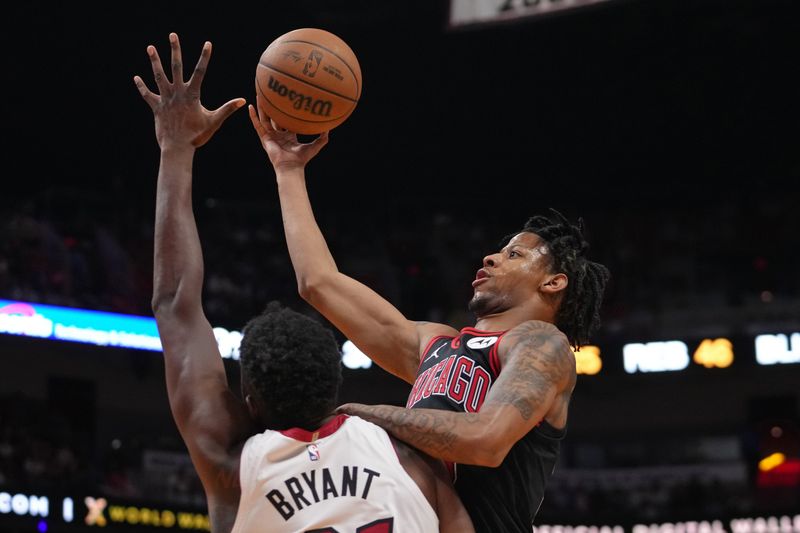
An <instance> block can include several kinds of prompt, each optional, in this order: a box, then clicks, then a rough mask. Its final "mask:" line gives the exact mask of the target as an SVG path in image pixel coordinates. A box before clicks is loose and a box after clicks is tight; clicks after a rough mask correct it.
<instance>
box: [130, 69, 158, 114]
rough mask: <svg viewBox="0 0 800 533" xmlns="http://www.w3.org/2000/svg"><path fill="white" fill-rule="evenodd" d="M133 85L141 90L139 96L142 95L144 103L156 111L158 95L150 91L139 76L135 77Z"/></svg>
mask: <svg viewBox="0 0 800 533" xmlns="http://www.w3.org/2000/svg"><path fill="white" fill-rule="evenodd" d="M133 83H134V84H136V88H137V89H139V94H141V95H142V98H144V101H145V102H147V105H149V106H150V109H155V105H156V104H157V103H158V95H156V94H154V93H153V92H152V91H151V90H150V89H148V88H147V85H145V83H144V81H143V80H142V78H140V77H139V76H134V77H133Z"/></svg>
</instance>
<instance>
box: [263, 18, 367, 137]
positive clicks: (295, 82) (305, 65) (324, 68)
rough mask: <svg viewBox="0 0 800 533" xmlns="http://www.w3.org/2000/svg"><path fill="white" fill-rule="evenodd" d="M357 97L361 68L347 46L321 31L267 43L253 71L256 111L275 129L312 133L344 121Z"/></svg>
mask: <svg viewBox="0 0 800 533" xmlns="http://www.w3.org/2000/svg"><path fill="white" fill-rule="evenodd" d="M360 96H361V67H360V66H359V64H358V59H357V58H356V55H355V53H353V50H351V49H350V47H349V46H348V45H347V43H345V42H344V41H343V40H342V39H341V38H339V37H338V36H336V35H334V34H332V33H330V32H328V31H325V30H321V29H316V28H300V29H296V30H292V31H290V32H288V33H285V34H283V35H281V36H280V37H278V38H277V39H275V40H274V41H272V43H270V45H269V46H268V47H267V49H266V50H264V52H263V53H262V54H261V58H260V59H259V61H258V66H257V67H256V99H257V102H258V107H259V109H261V111H262V112H263V113H266V114H267V115H268V116H269V117H270V118H271V119H272V120H273V121H274V122H275V123H276V124H277V125H278V126H280V127H282V128H285V129H287V130H289V131H291V132H293V133H299V134H307V135H315V134H318V133H322V132H324V131H328V130H332V129H333V128H335V127H336V126H339V125H340V124H341V123H342V122H344V121H345V120H347V117H349V116H350V114H351V113H352V112H353V110H354V109H355V107H356V104H358V99H359V98H360Z"/></svg>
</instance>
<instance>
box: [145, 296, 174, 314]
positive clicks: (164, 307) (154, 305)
mask: <svg viewBox="0 0 800 533" xmlns="http://www.w3.org/2000/svg"><path fill="white" fill-rule="evenodd" d="M176 296H177V294H176V292H175V291H171V292H161V291H155V292H153V296H152V298H150V309H151V310H152V311H153V315H155V316H159V315H164V314H167V313H169V312H170V311H171V310H172V309H173V308H174V306H175V299H176Z"/></svg>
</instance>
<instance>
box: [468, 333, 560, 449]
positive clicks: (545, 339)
mask: <svg viewBox="0 0 800 533" xmlns="http://www.w3.org/2000/svg"><path fill="white" fill-rule="evenodd" d="M523 326H524V327H518V328H515V330H512V331H511V332H509V334H508V335H507V336H506V338H505V339H503V341H504V342H505V343H506V346H505V354H504V357H503V366H502V371H501V372H500V376H499V377H498V378H497V381H496V382H495V383H494V385H493V386H492V388H491V390H490V391H489V394H488V395H487V396H486V401H485V402H484V404H483V406H482V407H481V413H486V414H492V415H493V416H491V418H490V421H491V423H493V424H494V425H495V426H497V427H496V428H495V429H496V430H497V431H496V432H494V431H493V433H496V434H500V435H505V436H506V437H505V438H506V439H507V440H508V441H509V442H510V444H512V445H513V443H514V442H516V441H517V440H519V439H520V438H521V437H522V436H523V435H525V434H526V433H527V432H528V431H530V430H531V429H533V427H535V426H536V425H537V424H538V423H539V422H540V421H541V420H542V419H543V418H544V417H545V415H546V414H547V413H548V411H549V410H550V409H551V407H552V406H553V403H554V401H555V399H556V397H557V396H558V395H559V394H560V393H561V392H562V391H563V390H564V388H565V387H566V386H568V384H569V383H570V379H571V376H572V375H573V374H574V372H575V360H574V356H573V354H572V351H571V349H570V347H569V343H568V342H567V340H566V338H565V337H564V336H563V335H562V334H560V333H558V332H554V331H552V330H550V329H549V328H545V329H541V328H540V327H539V326H538V324H535V323H534V324H530V325H526V324H524V325H523Z"/></svg>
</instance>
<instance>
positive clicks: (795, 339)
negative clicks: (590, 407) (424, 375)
mask: <svg viewBox="0 0 800 533" xmlns="http://www.w3.org/2000/svg"><path fill="white" fill-rule="evenodd" d="M213 330H214V337H215V338H216V340H217V346H218V347H219V351H220V354H221V355H222V357H223V358H225V359H233V360H238V359H239V345H240V344H241V342H242V333H241V332H240V331H236V330H228V329H226V328H222V327H215V328H213ZM0 334H7V335H20V336H25V337H34V338H42V339H51V340H59V341H67V342H80V343H87V344H96V345H99V346H111V347H119V348H133V349H137V350H147V351H154V352H160V351H161V339H160V338H159V336H158V327H157V325H156V321H155V319H154V318H153V317H149V316H136V315H125V314H120V313H109V312H105V311H93V310H88V309H77V308H68V307H59V306H54V305H45V304H39V303H29V302H19V301H11V300H0ZM755 349H756V360H757V362H758V363H759V364H761V365H772V364H778V363H782V364H787V363H800V333H797V332H794V333H789V334H788V335H784V334H777V335H758V336H757V337H755ZM341 351H342V363H343V364H344V366H345V367H346V368H349V369H353V370H359V369H367V368H370V367H371V366H372V361H370V360H369V358H368V357H367V356H366V355H364V354H363V353H362V352H361V351H360V350H359V349H358V348H357V347H356V346H355V345H354V344H353V343H352V342H350V341H345V342H344V344H343V345H342V347H341ZM689 351H690V350H689V346H687V344H686V343H685V342H683V341H680V340H670V341H659V342H648V343H630V344H626V345H624V346H623V348H622V352H623V354H622V355H623V362H624V367H625V370H626V372H628V373H629V374H634V373H637V372H668V371H679V370H684V369H686V367H687V366H688V365H689V362H690V358H689ZM574 353H575V361H576V368H577V371H578V373H579V374H582V375H589V376H594V375H599V374H600V373H601V372H602V369H603V361H602V358H601V353H602V350H601V348H600V347H598V346H592V345H586V346H583V347H581V349H580V351H578V352H574ZM692 360H693V361H694V362H695V363H696V364H697V365H701V366H704V367H706V368H727V367H729V366H730V365H731V364H732V363H733V360H734V350H733V344H732V343H731V341H730V340H729V339H726V338H717V339H703V340H702V341H701V342H700V343H699V345H698V346H697V347H696V349H695V350H694V352H693V357H692Z"/></svg>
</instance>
